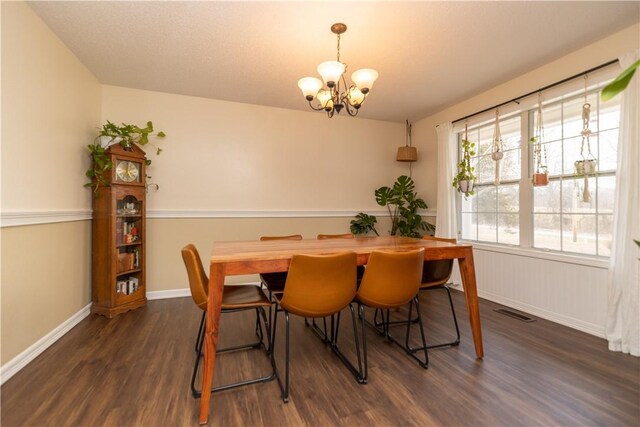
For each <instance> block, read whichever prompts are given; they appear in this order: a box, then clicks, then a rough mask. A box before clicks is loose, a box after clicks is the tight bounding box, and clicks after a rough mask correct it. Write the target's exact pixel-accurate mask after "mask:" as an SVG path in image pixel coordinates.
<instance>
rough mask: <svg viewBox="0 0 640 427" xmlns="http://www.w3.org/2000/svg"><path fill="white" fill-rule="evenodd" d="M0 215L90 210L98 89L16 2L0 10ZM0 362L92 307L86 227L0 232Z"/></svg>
mask: <svg viewBox="0 0 640 427" xmlns="http://www.w3.org/2000/svg"><path fill="white" fill-rule="evenodd" d="M1 8H2V9H1V10H2V30H1V36H2V42H1V43H2V95H1V99H2V168H1V176H2V181H1V183H2V206H1V207H2V211H3V212H16V211H17V212H24V211H27V212H32V211H51V210H69V211H74V210H88V209H90V206H91V205H90V202H91V192H90V191H89V190H87V189H85V188H83V187H82V184H83V183H84V181H85V177H84V172H85V170H86V168H87V167H88V166H89V157H88V155H87V149H86V145H87V144H89V143H90V142H91V141H92V138H93V136H94V135H95V127H96V126H97V125H99V123H100V92H101V88H100V84H99V83H98V81H97V80H96V79H95V78H94V77H93V75H92V74H91V73H89V71H88V70H87V69H86V68H85V67H84V66H83V65H82V64H81V63H80V61H78V59H77V58H76V57H75V56H73V55H72V54H71V52H70V51H69V50H68V49H67V48H66V47H65V46H64V45H63V44H62V43H61V42H60V40H59V39H58V38H57V37H56V36H55V35H54V34H53V33H52V32H51V31H50V30H49V29H48V28H47V26H46V25H45V24H44V23H43V22H42V21H41V20H40V18H39V17H38V16H37V15H36V14H35V13H34V12H33V11H32V10H31V8H30V7H29V6H27V5H26V4H25V3H23V2H2V4H1ZM0 241H1V242H2V244H1V245H0V248H1V257H0V264H1V266H2V271H1V274H0V277H1V281H0V290H1V292H0V295H1V306H0V314H1V319H0V323H1V326H2V329H1V334H0V339H1V341H2V352H1V354H0V363H2V365H3V366H4V365H5V363H6V362H8V361H9V360H12V359H13V358H14V357H16V356H17V355H18V354H20V353H21V352H22V351H24V350H25V349H27V348H28V347H29V346H30V345H32V344H34V343H35V342H37V341H38V340H39V339H41V338H42V337H43V336H45V335H46V334H48V333H49V332H51V331H52V330H54V329H55V328H56V327H58V326H60V325H61V324H62V323H63V322H65V321H66V320H68V319H69V318H70V317H71V316H73V315H74V314H76V313H78V312H79V311H80V310H81V309H82V308H84V307H86V305H87V304H88V303H89V302H90V301H91V223H90V222H89V221H81V222H69V223H63V224H46V225H36V226H28V227H10V228H3V229H2V230H0Z"/></svg>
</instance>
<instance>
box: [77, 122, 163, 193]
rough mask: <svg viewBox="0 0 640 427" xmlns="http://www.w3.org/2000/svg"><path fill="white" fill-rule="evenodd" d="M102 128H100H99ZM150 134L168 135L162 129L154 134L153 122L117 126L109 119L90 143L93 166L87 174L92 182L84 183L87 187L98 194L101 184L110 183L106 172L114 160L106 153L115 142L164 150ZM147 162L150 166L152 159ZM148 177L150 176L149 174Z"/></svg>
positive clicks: (157, 151)
mask: <svg viewBox="0 0 640 427" xmlns="http://www.w3.org/2000/svg"><path fill="white" fill-rule="evenodd" d="M99 129H100V128H99ZM149 136H155V137H157V138H164V137H165V136H166V135H165V133H164V132H162V131H160V132H157V133H156V134H155V135H153V123H152V122H150V121H149V122H147V125H146V126H145V127H144V128H141V127H139V126H136V125H129V124H125V123H122V125H121V126H117V125H115V124H114V123H111V122H110V121H108V120H107V123H106V124H104V125H102V129H100V132H98V135H97V136H96V138H95V140H94V142H93V144H89V145H88V146H87V148H89V154H90V156H91V159H92V162H91V168H90V169H88V170H87V172H86V173H85V175H86V176H87V178H89V179H90V182H87V183H85V184H84V186H85V187H91V188H93V192H94V193H95V194H96V195H97V193H98V188H100V186H101V185H102V186H107V185H109V183H108V181H107V180H106V179H105V173H106V172H108V171H109V170H111V169H112V168H113V162H112V161H111V159H109V156H108V155H107V154H106V149H107V148H108V147H109V146H110V145H113V144H116V143H117V144H120V145H121V146H122V147H124V148H125V149H129V150H130V149H131V148H132V147H133V145H134V144H137V145H147V144H149V145H152V146H153V147H155V148H156V155H159V154H160V153H161V152H162V149H161V148H159V147H157V146H155V145H154V144H152V143H150V142H149ZM145 164H146V165H147V166H149V165H150V164H151V160H149V159H146V161H145ZM147 178H150V176H148V175H147Z"/></svg>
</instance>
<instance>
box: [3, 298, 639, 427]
mask: <svg viewBox="0 0 640 427" xmlns="http://www.w3.org/2000/svg"><path fill="white" fill-rule="evenodd" d="M453 293H454V302H455V305H456V309H457V312H458V319H459V321H460V329H461V333H462V342H461V344H460V346H459V347H455V348H445V349H437V350H432V351H430V352H429V356H430V366H429V369H428V370H424V369H422V368H420V367H419V366H418V365H417V364H416V363H415V362H413V361H412V360H410V359H409V358H408V357H407V356H406V355H405V354H404V353H403V352H402V351H401V350H400V349H399V348H398V347H396V346H394V345H392V344H390V343H389V342H386V341H385V340H384V339H382V338H381V337H380V336H378V335H376V333H375V332H374V331H373V330H371V329H369V330H368V331H367V339H368V344H369V383H368V384H366V385H359V384H357V383H356V382H355V381H354V379H353V377H352V376H351V374H350V373H349V372H348V371H347V369H346V368H345V367H344V365H342V364H341V362H340V361H339V360H338V358H337V357H336V356H335V355H334V354H333V353H332V352H331V350H330V349H329V348H328V347H327V346H325V345H323V344H322V343H321V342H320V340H319V339H318V338H317V337H316V335H315V334H313V333H312V331H311V330H310V329H309V328H307V327H305V326H304V323H303V320H302V319H300V318H297V317H295V316H292V319H293V320H292V331H291V334H292V335H291V336H292V346H293V347H292V360H291V369H292V371H291V390H290V401H289V403H288V404H284V403H283V402H282V400H281V398H280V392H279V388H278V385H277V383H276V382H275V381H272V382H270V383H266V384H257V385H251V386H247V387H243V388H239V389H235V390H229V391H225V392H222V393H216V394H214V395H213V398H212V404H211V416H210V420H209V425H211V426H260V425H265V426H304V425H307V426H354V425H362V426H365V425H366V426H370V425H380V426H387V425H388V426H400V425H402V426H432V425H433V426H442V425H447V426H558V425H559V426H583V425H584V426H638V425H640V359H638V358H634V357H631V356H627V355H622V354H620V353H613V352H609V351H608V350H607V345H606V342H605V341H604V340H602V339H599V338H596V337H593V336H590V335H587V334H584V333H581V332H578V331H575V330H572V329H569V328H566V327H563V326H559V325H557V324H554V323H551V322H548V321H545V320H541V319H537V321H535V322H532V323H524V322H521V321H519V320H516V319H512V318H510V317H507V316H505V315H502V314H498V313H495V312H494V311H493V310H494V309H496V308H500V307H501V306H499V305H498V304H494V303H491V302H489V301H485V300H481V302H480V311H481V320H482V329H483V336H484V349H485V358H484V359H483V360H476V359H475V357H474V354H475V353H474V350H473V342H472V339H471V334H470V330H469V327H468V318H467V313H466V310H465V304H464V296H463V295H462V294H461V293H459V292H453ZM425 294H426V295H425ZM423 295H424V297H423V298H422V303H421V308H422V313H423V316H424V318H425V321H426V330H427V339H428V340H429V341H430V342H434V341H439V340H446V339H448V338H450V337H451V333H452V330H453V329H452V328H453V325H452V324H451V323H450V322H451V320H450V317H449V316H450V315H449V309H448V305H447V303H446V300H445V298H446V296H445V295H444V294H443V293H442V294H440V293H438V292H427V293H423ZM200 314H201V312H200V311H199V310H198V309H197V308H196V307H195V305H194V304H193V302H192V300H191V298H176V299H170V300H157V301H150V302H149V304H148V306H147V307H145V308H141V309H138V310H135V311H132V312H129V313H126V314H123V315H120V316H118V317H116V318H114V319H111V320H108V319H105V318H103V317H100V316H90V317H88V318H87V319H85V320H83V321H82V322H81V323H80V324H79V325H78V326H76V327H75V328H74V329H73V330H71V331H70V332H69V333H68V334H66V335H65V336H64V337H63V338H62V339H60V340H59V341H58V342H57V343H55V344H54V345H53V346H52V347H51V348H49V349H48V350H47V351H45V352H44V353H43V354H42V355H40V356H39V357H38V358H36V359H35V360H34V361H33V362H31V363H30V364H29V365H28V366H26V367H25V368H24V369H23V370H22V371H20V372H19V373H18V374H16V375H15V376H14V377H13V378H11V379H10V380H9V381H7V382H6V383H5V384H4V385H3V386H2V388H1V389H0V392H1V396H0V397H1V406H0V409H1V412H0V422H1V424H2V426H5V427H9V426H101V425H105V426H197V425H198V418H197V414H198V408H199V400H196V399H193V398H192V397H191V393H190V389H189V381H190V376H191V370H192V367H193V362H194V358H195V352H194V349H193V345H194V341H195V334H196V328H197V326H198V321H199V316H200ZM396 314H397V315H398V316H399V315H400V313H396ZM282 320H283V319H282V318H279V321H278V329H279V331H278V347H277V349H276V354H277V359H278V361H279V362H278V363H279V366H280V370H281V372H282V370H283V350H284V346H283V339H282V338H283V336H284V334H283V332H284V331H283V329H282V326H283V325H284V322H283V321H282ZM253 327H254V316H253V313H252V312H245V313H233V314H228V315H224V316H223V319H222V323H221V335H220V343H221V345H230V344H235V343H240V342H242V341H243V339H252V338H253V337H254V331H253ZM394 332H395V333H396V334H402V332H403V331H402V329H401V328H395V331H394ZM340 334H341V348H342V349H343V350H344V351H345V352H346V353H347V354H348V355H353V352H352V350H351V345H350V344H351V339H352V334H351V333H350V318H349V315H348V313H346V312H345V313H344V316H343V318H342V328H341V332H340ZM269 369H270V366H269V363H268V360H267V358H266V357H265V355H264V352H261V351H259V350H256V351H249V352H236V353H226V354H222V355H220V356H219V357H218V359H217V365H216V377H215V381H214V384H215V385H217V384H221V383H223V382H228V381H234V380H237V379H239V378H243V377H244V378H247V377H249V376H252V375H253V376H258V375H261V374H264V373H265V372H269Z"/></svg>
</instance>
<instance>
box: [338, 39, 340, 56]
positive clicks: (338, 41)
mask: <svg viewBox="0 0 640 427" xmlns="http://www.w3.org/2000/svg"><path fill="white" fill-rule="evenodd" d="M338 62H340V34H338Z"/></svg>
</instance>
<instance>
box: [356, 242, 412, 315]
mask: <svg viewBox="0 0 640 427" xmlns="http://www.w3.org/2000/svg"><path fill="white" fill-rule="evenodd" d="M423 261H424V249H418V250H413V251H403V252H400V251H395V252H391V251H373V252H372V253H371V255H370V256H369V262H368V263H367V269H366V271H365V273H364V277H363V278H362V283H361V284H360V288H359V289H358V300H359V301H361V302H363V303H364V304H365V305H369V306H372V307H376V308H395V307H400V306H402V305H404V304H406V303H408V302H409V301H411V299H413V297H414V296H415V295H416V293H418V289H419V287H420V278H421V277H422V263H423Z"/></svg>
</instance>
